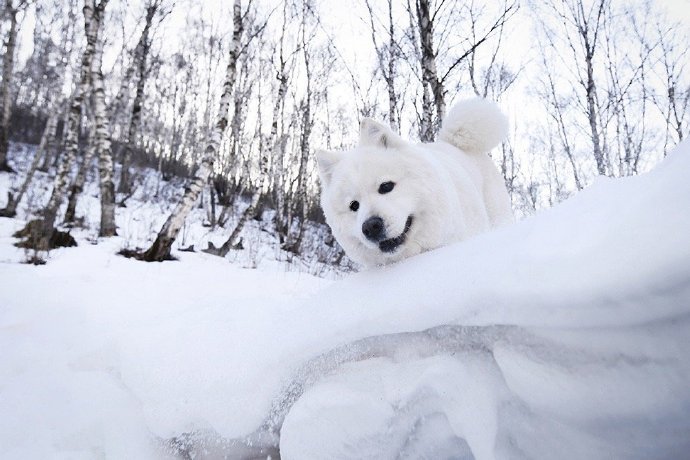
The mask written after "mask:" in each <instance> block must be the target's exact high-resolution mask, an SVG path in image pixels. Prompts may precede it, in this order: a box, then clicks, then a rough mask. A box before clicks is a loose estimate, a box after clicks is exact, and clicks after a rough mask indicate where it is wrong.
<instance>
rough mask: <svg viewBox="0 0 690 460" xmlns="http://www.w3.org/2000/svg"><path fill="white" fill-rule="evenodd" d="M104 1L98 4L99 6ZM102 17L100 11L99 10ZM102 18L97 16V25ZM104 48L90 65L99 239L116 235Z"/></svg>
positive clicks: (98, 48) (97, 53) (97, 52)
mask: <svg viewBox="0 0 690 460" xmlns="http://www.w3.org/2000/svg"><path fill="white" fill-rule="evenodd" d="M104 1H105V0H101V4H103V3H104ZM100 12H101V13H102V9H101V10H100ZM101 19H102V17H100V16H99V18H98V20H99V21H100V20H101ZM102 60H103V44H102V43H101V44H100V45H99V46H98V47H97V50H96V56H95V58H94V60H93V62H92V67H91V78H92V79H93V119H94V126H95V138H94V144H95V151H96V152H95V153H96V154H97V155H98V179H99V189H100V195H101V224H100V230H99V232H98V236H101V237H108V236H115V235H117V227H116V225H115V184H114V183H113V155H112V148H111V142H110V123H109V121H108V117H107V115H106V105H105V88H104V85H103V70H102Z"/></svg>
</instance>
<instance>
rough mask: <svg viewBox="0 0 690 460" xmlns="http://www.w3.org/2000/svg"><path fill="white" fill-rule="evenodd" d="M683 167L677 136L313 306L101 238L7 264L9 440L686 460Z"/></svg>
mask: <svg viewBox="0 0 690 460" xmlns="http://www.w3.org/2000/svg"><path fill="white" fill-rule="evenodd" d="M689 175H690V144H689V143H687V142H686V143H684V144H682V145H681V146H680V147H679V148H678V149H676V151H675V152H674V153H673V154H671V155H670V156H669V158H668V159H666V160H665V161H664V162H663V163H662V164H661V165H660V166H659V167H658V168H657V169H656V170H654V171H652V172H651V173H648V174H646V175H644V176H638V177H632V178H626V179H617V180H605V179H601V180H599V181H597V182H596V183H595V184H594V185H593V186H591V187H590V188H589V189H587V190H585V191H583V192H581V193H580V194H579V195H577V196H576V197H574V198H573V199H571V200H569V201H567V202H566V203H563V204H562V205H560V206H558V207H556V208H554V209H552V210H549V211H547V212H544V213H542V214H540V215H538V216H536V217H534V218H531V219H528V220H525V221H522V222H520V223H518V224H516V225H514V226H512V227H510V228H504V229H501V230H498V231H494V232H492V233H489V234H485V235H482V236H480V237H477V238H475V239H473V240H470V241H466V242H463V243H459V244H456V245H453V246H450V247H446V248H441V249H438V250H435V251H432V252H429V253H426V254H422V255H420V256H417V257H414V258H411V259H408V260H406V261H404V262H402V263H399V264H397V265H395V266H391V267H388V268H384V269H379V270H371V271H367V272H362V273H359V274H357V275H354V276H351V277H349V278H347V279H346V280H344V281H340V282H336V283H333V284H332V285H331V286H329V287H327V288H326V289H323V290H321V291H319V292H317V293H316V294H314V295H313V296H312V297H311V298H310V299H309V300H306V301H305V300H299V297H303V295H304V294H305V293H306V292H308V291H313V290H314V287H315V283H313V282H312V281H310V280H309V279H308V278H305V279H302V280H298V279H295V278H289V279H288V280H285V279H281V278H280V277H276V275H275V274H269V273H265V272H248V271H241V270H236V269H232V270H230V269H229V268H228V267H227V264H222V261H220V260H217V259H215V258H212V257H210V256H203V255H192V254H184V255H183V256H182V258H181V259H182V260H181V262H179V263H170V264H163V265H157V264H156V265H147V264H141V263H139V262H135V261H129V260H125V259H122V258H119V257H116V256H112V255H108V253H107V252H106V251H111V250H112V249H113V248H112V247H108V245H98V246H85V247H80V248H78V249H76V250H73V252H68V251H65V252H62V253H59V254H58V256H57V257H56V260H51V262H50V263H49V264H48V265H46V266H45V267H39V268H36V267H26V266H17V265H14V264H12V265H9V264H0V276H1V277H2V278H0V279H3V280H4V282H6V283H7V284H6V285H5V286H4V287H3V290H2V292H1V293H0V305H2V312H1V313H0V331H1V333H0V346H2V348H3V350H4V352H3V353H2V354H0V413H2V414H3V421H2V422H0V445H2V446H4V449H5V454H8V456H9V457H24V458H26V457H32V456H33V457H37V456H38V457H40V456H52V457H55V456H58V457H59V456H63V457H69V458H74V457H79V456H82V457H92V456H94V455H104V456H106V457H113V456H115V457H117V456H129V457H132V456H137V455H136V454H137V453H138V454H139V455H138V456H139V457H141V456H142V455H144V456H155V455H163V456H181V455H184V454H190V453H191V454H193V455H194V456H195V457H194V458H204V457H205V458H213V457H214V456H220V455H227V456H229V457H230V458H233V457H238V456H251V455H258V454H261V453H264V454H266V453H272V454H275V453H276V452H277V451H278V449H279V450H280V455H281V456H282V457H283V458H288V459H289V458H300V459H301V458H397V457H401V458H477V459H487V458H511V459H512V458H553V457H555V456H558V457H559V458H612V457H616V458H650V457H654V458H679V457H682V456H684V455H685V453H686V452H688V450H689V449H690V438H688V436H687V433H688V432H690V357H689V356H688V353H687V349H688V346H690V210H689V209H690V207H689V205H690V180H688V176H689ZM0 243H2V244H7V239H4V240H3V241H0ZM103 248H105V249H103ZM112 252H114V251H112ZM221 264H222V265H221ZM286 281H287V282H286ZM274 283H278V284H277V286H278V287H274V286H273V285H274ZM122 286H128V288H127V289H123V288H122ZM47 293H56V294H52V295H48V294H47ZM286 297H287V298H289V299H291V300H290V301H287V300H285V298H286ZM27 433H31V434H30V435H28V434H27ZM152 440H153V441H154V442H153V443H152V442H151V441H152ZM152 446H154V447H152ZM156 446H158V447H156Z"/></svg>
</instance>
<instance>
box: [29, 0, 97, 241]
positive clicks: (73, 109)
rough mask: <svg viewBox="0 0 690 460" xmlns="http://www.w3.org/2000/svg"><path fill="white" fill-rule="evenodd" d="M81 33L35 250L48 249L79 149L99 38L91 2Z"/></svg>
mask: <svg viewBox="0 0 690 460" xmlns="http://www.w3.org/2000/svg"><path fill="white" fill-rule="evenodd" d="M105 3H107V0H102V1H101V3H100V5H103V7H104V6H105ZM83 13H84V30H85V33H86V47H85V48H84V53H83V54H82V58H81V70H80V79H79V84H78V85H77V88H76V90H75V94H74V98H73V99H72V104H71V106H70V109H69V117H68V119H67V126H66V127H65V153H63V154H62V156H61V157H60V163H59V165H58V170H57V173H56V175H55V181H54V184H53V191H52V193H51V195H50V199H49V200H48V204H47V205H46V207H45V210H44V212H43V220H42V228H41V235H40V236H39V237H38V241H37V242H36V246H37V249H48V248H49V247H50V238H51V236H52V234H53V232H54V231H55V220H56V218H57V213H58V210H59V209H60V205H61V204H62V200H63V198H64V195H65V192H66V191H67V187H68V186H69V172H70V168H71V166H72V164H73V163H74V161H75V158H76V157H77V151H78V149H79V126H80V122H81V113H82V102H83V100H84V97H85V96H86V95H88V94H89V88H90V86H91V63H92V61H93V55H94V51H95V48H96V42H97V39H98V28H99V26H100V24H98V23H97V21H96V19H97V18H96V15H95V13H96V11H95V8H94V5H93V3H92V2H91V0H87V1H85V2H84V8H83Z"/></svg>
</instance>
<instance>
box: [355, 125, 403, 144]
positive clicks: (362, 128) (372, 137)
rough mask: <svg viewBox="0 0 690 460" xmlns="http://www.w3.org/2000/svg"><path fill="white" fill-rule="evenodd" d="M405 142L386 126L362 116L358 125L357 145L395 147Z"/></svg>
mask: <svg viewBox="0 0 690 460" xmlns="http://www.w3.org/2000/svg"><path fill="white" fill-rule="evenodd" d="M403 144H405V141H404V140H402V138H401V137H400V136H398V135H397V134H395V133H394V132H393V130H392V129H390V128H389V127H388V126H386V125H384V124H382V123H379V122H378V121H376V120H372V119H371V118H363V119H362V122H361V123H360V125H359V145H360V146H371V147H383V148H395V147H400V146H402V145H403Z"/></svg>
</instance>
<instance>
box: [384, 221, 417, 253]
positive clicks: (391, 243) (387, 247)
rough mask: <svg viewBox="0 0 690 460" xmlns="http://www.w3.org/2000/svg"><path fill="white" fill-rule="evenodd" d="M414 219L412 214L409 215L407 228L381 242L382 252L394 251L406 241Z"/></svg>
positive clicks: (406, 223)
mask: <svg viewBox="0 0 690 460" xmlns="http://www.w3.org/2000/svg"><path fill="white" fill-rule="evenodd" d="M413 220H414V219H413V218H412V216H409V217H408V218H407V221H406V222H405V229H404V230H403V232H402V233H401V234H400V235H398V236H396V237H395V238H389V239H387V240H383V241H381V242H379V249H380V250H381V252H393V251H395V250H396V249H398V247H399V246H400V245H401V244H403V243H404V242H405V238H406V236H407V232H409V231H410V227H412V221H413Z"/></svg>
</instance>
